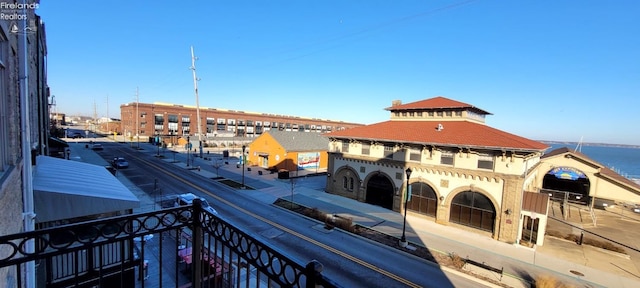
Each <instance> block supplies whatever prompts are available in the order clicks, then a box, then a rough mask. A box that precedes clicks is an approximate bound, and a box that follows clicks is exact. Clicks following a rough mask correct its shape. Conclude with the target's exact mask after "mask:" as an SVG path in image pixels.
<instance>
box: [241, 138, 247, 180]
mask: <svg viewBox="0 0 640 288" xmlns="http://www.w3.org/2000/svg"><path fill="white" fill-rule="evenodd" d="M245 149H247V146H245V145H242V158H240V161H242V189H244V157H245V156H244V150H245Z"/></svg>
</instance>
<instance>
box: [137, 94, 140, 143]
mask: <svg viewBox="0 0 640 288" xmlns="http://www.w3.org/2000/svg"><path fill="white" fill-rule="evenodd" d="M139 100H140V95H139V94H138V87H137V86H136V142H137V144H136V145H137V146H138V147H137V148H136V149H140V135H138V133H139V132H138V129H139V127H140V125H138V121H140V119H138V118H140V112H138V102H139Z"/></svg>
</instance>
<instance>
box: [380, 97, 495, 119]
mask: <svg viewBox="0 0 640 288" xmlns="http://www.w3.org/2000/svg"><path fill="white" fill-rule="evenodd" d="M455 108H467V109H471V110H475V111H477V112H480V113H483V114H489V115H491V113H489V112H487V111H484V110H482V109H480V108H478V107H475V106H473V105H469V104H467V103H463V102H459V101H455V100H451V99H449V98H445V97H442V96H438V97H434V98H430V99H426V100H421V101H416V102H411V103H407V104H400V105H396V106H391V107H388V108H385V110H389V111H395V110H427V109H455Z"/></svg>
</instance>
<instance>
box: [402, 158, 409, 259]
mask: <svg viewBox="0 0 640 288" xmlns="http://www.w3.org/2000/svg"><path fill="white" fill-rule="evenodd" d="M404 172H405V173H406V174H407V187H406V192H405V195H404V221H403V222H402V237H400V247H407V238H406V237H405V235H404V234H405V233H404V232H405V228H406V226H407V202H408V201H409V177H411V168H407V170H405V171H404Z"/></svg>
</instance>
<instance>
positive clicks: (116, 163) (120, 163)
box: [113, 157, 129, 169]
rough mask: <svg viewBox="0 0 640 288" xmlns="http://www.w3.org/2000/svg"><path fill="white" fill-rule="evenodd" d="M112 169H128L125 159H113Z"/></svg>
mask: <svg viewBox="0 0 640 288" xmlns="http://www.w3.org/2000/svg"><path fill="white" fill-rule="evenodd" d="M113 167H116V168H117V169H122V168H128V167H129V162H128V161H127V159H124V158H122V157H118V158H115V159H113Z"/></svg>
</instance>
